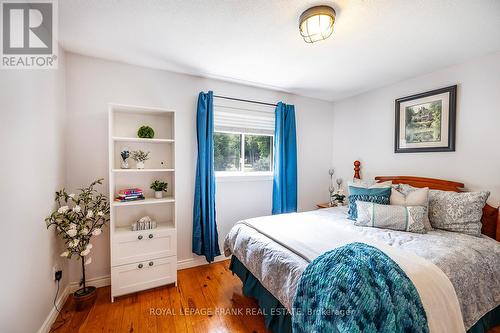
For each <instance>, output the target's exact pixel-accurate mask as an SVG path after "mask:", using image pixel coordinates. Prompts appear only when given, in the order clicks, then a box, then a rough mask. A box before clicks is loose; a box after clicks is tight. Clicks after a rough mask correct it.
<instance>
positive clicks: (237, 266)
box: [229, 255, 500, 333]
mask: <svg viewBox="0 0 500 333" xmlns="http://www.w3.org/2000/svg"><path fill="white" fill-rule="evenodd" d="M229 269H230V270H231V271H232V272H233V274H236V275H237V276H238V277H239V278H240V280H241V282H243V294H244V295H245V296H248V297H252V298H255V299H257V301H258V303H259V307H260V309H261V311H262V313H263V314H264V322H265V324H266V327H267V329H269V330H270V331H272V332H274V333H290V332H292V316H291V315H290V313H289V312H288V311H287V310H286V308H285V307H284V306H283V305H282V304H281V303H280V302H279V301H278V300H277V299H276V298H275V297H274V296H273V295H272V294H271V293H270V292H269V291H267V289H266V288H264V287H263V286H262V284H261V283H260V282H259V280H257V278H256V277H255V276H254V275H253V274H252V273H251V272H250V271H249V270H248V269H247V268H246V267H245V265H243V264H242V263H241V261H239V260H238V258H236V257H235V256H234V255H233V256H231V263H230V264H229ZM497 325H500V306H497V307H496V308H495V309H493V310H491V311H490V312H488V313H487V314H486V315H484V316H483V317H482V318H481V319H480V320H479V321H478V322H477V323H476V324H474V326H472V327H471V328H470V329H469V330H468V331H467V333H487V332H488V330H489V329H490V328H492V327H495V326H497Z"/></svg>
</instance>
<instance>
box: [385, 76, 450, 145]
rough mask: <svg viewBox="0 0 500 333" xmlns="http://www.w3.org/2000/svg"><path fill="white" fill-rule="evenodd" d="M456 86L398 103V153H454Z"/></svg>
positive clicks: (396, 108)
mask: <svg viewBox="0 0 500 333" xmlns="http://www.w3.org/2000/svg"><path fill="white" fill-rule="evenodd" d="M456 108H457V85H454V86H449V87H445V88H440V89H435V90H431V91H427V92H424V93H420V94H416V95H411V96H406V97H402V98H398V99H396V101H395V113H396V117H395V142H394V152H395V153H424V152H449V151H455V132H456V111H457V110H456Z"/></svg>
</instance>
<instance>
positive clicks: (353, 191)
mask: <svg viewBox="0 0 500 333" xmlns="http://www.w3.org/2000/svg"><path fill="white" fill-rule="evenodd" d="M391 189H392V188H391V187H381V188H362V187H355V186H349V211H348V212H347V214H348V215H349V216H348V219H350V220H354V221H356V219H357V218H358V209H357V207H356V201H366V202H373V203H377V204H381V205H388V204H389V201H390V197H391Z"/></svg>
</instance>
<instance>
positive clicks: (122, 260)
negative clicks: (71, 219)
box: [108, 104, 177, 301]
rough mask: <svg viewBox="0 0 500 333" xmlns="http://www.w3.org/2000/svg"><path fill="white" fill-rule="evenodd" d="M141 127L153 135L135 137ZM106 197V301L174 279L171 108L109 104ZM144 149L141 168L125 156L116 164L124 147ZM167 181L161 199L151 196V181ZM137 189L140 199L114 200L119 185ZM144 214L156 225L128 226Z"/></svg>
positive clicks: (174, 281)
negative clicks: (108, 289)
mask: <svg viewBox="0 0 500 333" xmlns="http://www.w3.org/2000/svg"><path fill="white" fill-rule="evenodd" d="M142 125H148V126H151V127H152V128H153V129H154V131H155V136H154V138H153V139H143V138H138V137H137V130H138V129H139V127H141V126H142ZM108 131H109V134H108V135H109V143H108V144H109V146H108V151H109V197H110V202H111V213H110V217H111V220H110V251H111V301H113V300H114V297H116V296H120V295H124V294H128V293H132V292H137V291H140V290H145V289H149V288H154V287H158V286H161V285H165V284H170V283H177V220H176V201H175V112H174V111H170V110H164V109H160V108H151V107H141V106H131V105H121V104H109V129H108ZM125 148H126V149H128V150H129V151H133V150H138V149H140V150H143V151H149V152H150V154H149V156H150V159H149V160H147V161H146V162H145V168H144V169H137V168H136V165H135V163H134V161H133V160H132V159H131V158H129V169H122V168H121V157H120V152H121V151H122V150H123V149H125ZM154 180H161V181H165V182H167V183H168V190H167V193H164V196H163V198H161V199H156V198H154V192H153V190H151V189H150V188H149V187H150V184H151V183H152V182H153V181H154ZM133 187H138V188H141V189H142V190H143V192H144V196H145V199H144V200H137V201H129V202H118V201H114V199H115V197H116V196H117V195H118V192H119V191H120V190H121V189H125V188H133ZM145 215H148V216H150V217H151V218H152V219H153V220H155V221H156V222H157V227H156V228H155V229H149V230H138V231H132V229H131V225H132V223H134V222H136V221H137V220H138V219H140V218H141V217H143V216H145Z"/></svg>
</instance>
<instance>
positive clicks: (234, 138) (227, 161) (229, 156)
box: [214, 133, 241, 171]
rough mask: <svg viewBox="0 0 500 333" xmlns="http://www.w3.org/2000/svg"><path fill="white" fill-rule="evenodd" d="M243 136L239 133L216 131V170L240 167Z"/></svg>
mask: <svg viewBox="0 0 500 333" xmlns="http://www.w3.org/2000/svg"><path fill="white" fill-rule="evenodd" d="M240 155H241V136H240V135H239V134H229V133H214V167H215V170H216V171H221V170H227V169H232V168H238V169H239V163H240V162H239V161H240V157H241V156H240Z"/></svg>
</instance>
